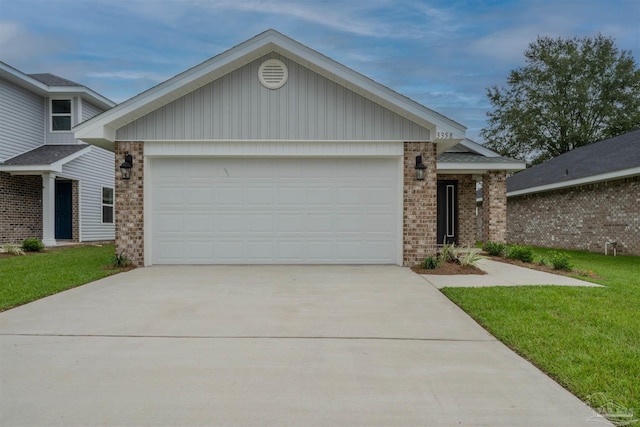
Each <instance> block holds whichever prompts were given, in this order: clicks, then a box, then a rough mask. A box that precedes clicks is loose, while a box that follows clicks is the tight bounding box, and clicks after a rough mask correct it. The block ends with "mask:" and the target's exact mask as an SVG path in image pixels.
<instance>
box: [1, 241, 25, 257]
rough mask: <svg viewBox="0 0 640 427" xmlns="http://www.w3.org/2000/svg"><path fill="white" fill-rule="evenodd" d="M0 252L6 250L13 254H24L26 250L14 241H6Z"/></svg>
mask: <svg viewBox="0 0 640 427" xmlns="http://www.w3.org/2000/svg"><path fill="white" fill-rule="evenodd" d="M0 252H4V253H7V254H11V255H24V251H23V250H22V248H21V247H20V246H18V245H14V244H12V243H5V244H4V245H2V246H0Z"/></svg>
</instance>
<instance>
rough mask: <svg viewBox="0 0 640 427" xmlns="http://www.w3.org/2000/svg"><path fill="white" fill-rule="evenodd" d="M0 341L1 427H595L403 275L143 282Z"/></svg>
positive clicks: (237, 272) (357, 271) (255, 272)
mask: <svg viewBox="0 0 640 427" xmlns="http://www.w3.org/2000/svg"><path fill="white" fill-rule="evenodd" d="M0 340H1V342H0V425H7V426H9V425H11V426H20V425H29V426H35V425H43V426H44V425H46V426H53V425H65V426H66V425H82V426H91V425H119V426H125V425H131V426H134V425H135V426H142V425H180V426H189V425H200V426H204V425H207V426H419V425H420V426H453V425H465V426H471V425H483V426H486V425H490V426H593V425H598V424H597V423H596V424H594V423H593V422H591V421H589V419H590V418H591V419H593V417H594V413H593V411H592V410H591V409H589V408H588V407H587V406H585V405H584V404H583V403H582V402H580V401H579V400H578V399H577V398H576V397H574V396H573V395H571V394H570V393H568V392H567V391H566V390H564V389H563V388H562V387H560V386H559V385H558V384H556V383H555V382H553V381H552V380H550V379H549V378H548V377H547V376H545V375H544V374H542V373H541V372H540V371H539V370H537V369H536V368H535V367H533V366H532V365H531V364H529V363H528V362H526V361H525V360H523V359H522V358H520V357H519V356H517V355H516V354H514V353H513V352H512V351H510V350H509V349H507V348H506V347H505V346H504V345H502V344H501V343H500V342H498V341H497V340H496V339H495V338H493V337H492V336H490V335H489V334H487V333H486V332H485V331H484V330H483V329H482V328H480V327H479V326H478V325H477V324H476V323H475V322H474V321H473V320H471V319H470V318H469V317H468V316H467V315H466V314H464V313H463V312H462V311H461V310H460V309H459V308H457V307H456V306H455V305H454V304H452V303H451V302H449V300H447V299H446V298H445V297H444V296H443V295H442V294H441V293H440V292H439V291H438V290H437V289H436V288H435V287H434V286H432V285H430V284H429V283H427V282H426V281H425V280H424V279H423V278H421V277H420V276H418V275H416V274H414V273H413V272H411V271H410V270H409V269H406V268H401V267H394V266H372V267H360V266H318V267H314V266H300V267H295V266H270V267H257V266H238V267H228V266H202V267H198V266H185V267H182V266H180V267H179V266H176V267H149V268H142V269H137V270H133V271H130V272H127V273H123V274H118V275H116V276H112V277H109V278H106V279H103V280H100V281H97V282H94V283H91V284H89V285H86V286H83V287H80V288H76V289H73V290H70V291H67V292H64V293H61V294H58V295H55V296H52V297H49V298H45V299H42V300H39V301H36V302H34V303H31V304H28V305H25V306H22V307H19V308H15V309H13V310H9V311H7V312H4V313H1V314H0ZM596 421H602V419H601V418H599V419H597V420H596Z"/></svg>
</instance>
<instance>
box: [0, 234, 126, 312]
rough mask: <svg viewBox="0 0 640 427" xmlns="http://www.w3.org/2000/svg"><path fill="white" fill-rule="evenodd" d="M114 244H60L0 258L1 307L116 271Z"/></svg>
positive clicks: (8, 306) (7, 306)
mask: <svg viewBox="0 0 640 427" xmlns="http://www.w3.org/2000/svg"><path fill="white" fill-rule="evenodd" d="M114 253H115V250H114V247H113V245H103V246H79V247H70V248H59V249H54V250H50V251H46V252H41V253H34V254H29V255H25V256H13V257H8V258H0V311H2V310H7V309H9V308H11V307H15V306H17V305H21V304H26V303H28V302H31V301H34V300H37V299H39V298H42V297H45V296H47V295H52V294H55V293H57V292H60V291H64V290H66V289H69V288H73V287H76V286H79V285H83V284H85V283H89V282H92V281H94V280H97V279H101V278H103V277H106V276H109V275H111V274H114V273H117V270H113V269H105V268H104V267H106V266H109V265H110V263H111V261H112V259H113V257H114Z"/></svg>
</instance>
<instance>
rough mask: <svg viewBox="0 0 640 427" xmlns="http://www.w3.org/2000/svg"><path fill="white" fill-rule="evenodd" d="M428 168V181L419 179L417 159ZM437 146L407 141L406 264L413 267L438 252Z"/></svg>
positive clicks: (405, 193)
mask: <svg viewBox="0 0 640 427" xmlns="http://www.w3.org/2000/svg"><path fill="white" fill-rule="evenodd" d="M418 155H422V162H423V163H424V165H425V166H426V167H427V169H426V171H425V172H426V173H425V179H424V181H417V180H416V170H415V165H416V156H418ZM437 178H438V176H437V172H436V145H435V144H434V143H432V142H405V144H404V191H403V215H404V222H403V241H404V243H403V256H402V258H403V265H405V266H413V265H415V264H418V263H420V262H422V261H423V260H424V258H425V257H426V256H427V255H433V254H435V252H436V240H437V202H438V201H437Z"/></svg>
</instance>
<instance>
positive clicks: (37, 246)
mask: <svg viewBox="0 0 640 427" xmlns="http://www.w3.org/2000/svg"><path fill="white" fill-rule="evenodd" d="M22 249H24V250H25V251H27V252H40V251H41V250H43V249H44V243H42V242H41V241H40V240H38V239H24V240H23V241H22Z"/></svg>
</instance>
